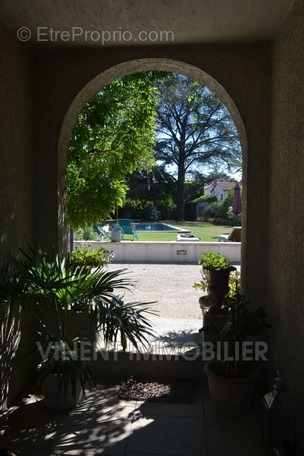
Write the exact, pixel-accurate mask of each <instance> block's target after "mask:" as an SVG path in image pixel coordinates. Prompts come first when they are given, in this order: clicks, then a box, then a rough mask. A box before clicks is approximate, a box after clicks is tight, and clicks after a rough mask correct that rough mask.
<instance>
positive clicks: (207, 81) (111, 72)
mask: <svg viewBox="0 0 304 456" xmlns="http://www.w3.org/2000/svg"><path fill="white" fill-rule="evenodd" d="M149 70H155V71H170V72H175V73H181V74H184V75H186V76H188V77H190V78H191V79H193V80H196V81H198V82H200V83H201V84H203V85H205V86H207V87H208V88H209V89H210V90H212V91H213V92H215V93H216V94H217V95H218V96H219V98H220V99H221V100H222V101H223V102H224V104H225V105H226V107H227V108H228V110H229V111H230V113H231V116H232V118H233V120H234V122H235V124H236V127H237V129H238V133H239V138H240V143H241V147H242V153H243V225H244V226H246V222H245V218H246V182H247V137H246V132H245V127H244V123H243V121H242V118H241V115H240V113H239V110H238V108H237V106H236V104H235V102H234V101H233V99H232V98H231V97H230V95H229V94H228V92H227V91H226V90H225V89H224V87H223V86H222V85H221V84H219V83H218V82H217V81H216V80H215V79H214V78H213V77H212V76H210V75H209V74H207V73H206V72H204V71H203V70H201V69H199V68H197V67H195V66H193V65H190V64H187V63H184V62H181V61H178V60H171V59H164V58H146V59H137V60H130V61H126V62H123V63H121V64H118V65H115V66H113V67H111V68H109V69H107V70H105V71H103V72H102V73H100V74H99V75H97V76H96V77H95V78H93V79H92V80H91V81H90V82H89V83H88V84H86V85H85V86H84V87H83V89H82V90H81V91H80V92H79V93H78V95H77V96H76V97H75V98H74V100H73V102H72V103H71V105H70V107H69V109H68V111H67V112H66V115H65V118H64V121H63V123H62V127H61V132H60V137H59V143H58V175H59V176H65V175H66V166H67V163H66V155H67V154H66V152H67V149H68V145H69V140H70V135H71V132H72V129H73V127H74V125H75V123H76V119H77V116H78V114H79V113H80V112H81V110H82V108H83V107H84V105H85V104H86V103H87V101H88V100H89V99H90V98H91V97H92V96H93V95H94V94H95V93H96V92H97V90H99V89H100V88H101V87H103V86H105V85H107V84H109V83H110V82H111V81H113V80H114V79H117V78H120V77H123V76H127V75H129V74H134V73H138V72H143V71H149ZM64 182H65V180H64V179H61V181H60V183H59V184H60V189H58V195H60V200H59V223H60V224H61V225H62V226H61V232H62V233H63V232H66V230H64V229H63V228H64V225H65V219H66V217H65V213H66V206H65V199H66V198H65V197H66V190H65V185H64ZM244 235H245V232H244V234H243V238H244ZM243 250H244V249H243ZM242 255H244V252H242Z"/></svg>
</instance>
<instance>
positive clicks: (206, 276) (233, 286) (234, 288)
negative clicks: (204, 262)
mask: <svg viewBox="0 0 304 456" xmlns="http://www.w3.org/2000/svg"><path fill="white" fill-rule="evenodd" d="M201 275H202V278H201V280H200V281H199V282H195V283H194V284H193V288H195V289H196V290H202V291H203V292H208V286H209V283H210V272H209V271H208V270H203V269H202V271H201ZM236 293H239V294H240V293H241V273H240V271H238V270H237V269H236V270H235V271H232V272H231V273H230V275H229V292H228V294H227V295H226V296H225V301H224V303H225V305H226V301H227V300H231V299H234V298H235V295H236ZM208 299H210V300H214V297H213V296H210V295H208Z"/></svg>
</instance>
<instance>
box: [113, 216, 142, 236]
mask: <svg viewBox="0 0 304 456" xmlns="http://www.w3.org/2000/svg"><path fill="white" fill-rule="evenodd" d="M117 223H118V225H119V226H120V227H121V228H122V230H123V236H124V235H125V234H131V235H132V236H133V239H132V241H134V239H136V240H137V241H138V236H137V231H136V227H135V224H134V222H133V220H131V219H117Z"/></svg>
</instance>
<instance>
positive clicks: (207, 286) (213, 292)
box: [194, 252, 236, 314]
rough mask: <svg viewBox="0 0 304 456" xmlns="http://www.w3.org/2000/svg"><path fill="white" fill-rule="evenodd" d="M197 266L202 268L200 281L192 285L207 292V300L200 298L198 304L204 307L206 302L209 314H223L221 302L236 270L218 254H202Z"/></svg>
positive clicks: (224, 257) (227, 260)
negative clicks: (208, 304) (232, 273)
mask: <svg viewBox="0 0 304 456" xmlns="http://www.w3.org/2000/svg"><path fill="white" fill-rule="evenodd" d="M198 264H199V265H201V266H202V280H201V282H200V283H197V284H194V287H195V288H201V289H202V290H203V291H206V290H207V291H208V293H209V296H207V298H205V297H202V298H201V300H200V304H201V305H204V304H205V303H206V301H207V302H208V301H209V303H211V306H210V308H209V311H208V312H209V313H210V314H221V313H224V312H225V309H224V308H223V301H224V297H225V295H227V293H228V292H229V277H230V273H231V272H232V271H235V270H236V268H235V267H234V266H232V265H231V263H230V261H229V259H228V258H227V257H226V256H225V255H221V254H220V253H218V252H208V253H203V254H202V256H201V258H200V260H199V261H198Z"/></svg>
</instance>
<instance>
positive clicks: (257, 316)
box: [202, 293, 270, 415]
mask: <svg viewBox="0 0 304 456" xmlns="http://www.w3.org/2000/svg"><path fill="white" fill-rule="evenodd" d="M269 326H270V325H269V324H268V322H267V314H266V312H265V310H264V309H263V307H261V306H259V307H256V308H252V307H251V306H250V303H249V301H247V300H245V298H244V297H243V296H241V295H239V294H238V293H237V294H236V295H235V299H234V301H233V302H231V303H230V308H229V313H228V321H227V322H226V323H225V324H224V326H223V327H222V328H221V329H219V328H218V326H214V325H213V324H212V323H211V324H210V325H208V326H205V327H203V328H202V333H203V340H204V343H203V346H204V344H205V343H206V342H207V343H209V344H210V343H211V344H212V347H213V350H214V351H213V354H214V359H213V360H210V361H209V362H208V363H207V364H206V365H205V366H204V370H205V373H206V375H207V378H208V384H209V393H210V400H211V404H212V407H213V408H214V410H216V411H217V412H220V413H225V414H231V415H236V414H242V413H245V412H246V411H247V410H248V409H249V407H250V404H251V401H252V396H253V391H254V384H255V381H256V379H257V369H256V365H257V363H256V361H258V360H260V358H261V359H263V360H264V359H265V344H264V343H261V342H259V341H256V340H255V339H254V338H255V337H256V336H258V335H260V334H261V333H262V332H263V330H264V329H265V328H267V327H269ZM209 348H210V347H209Z"/></svg>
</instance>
